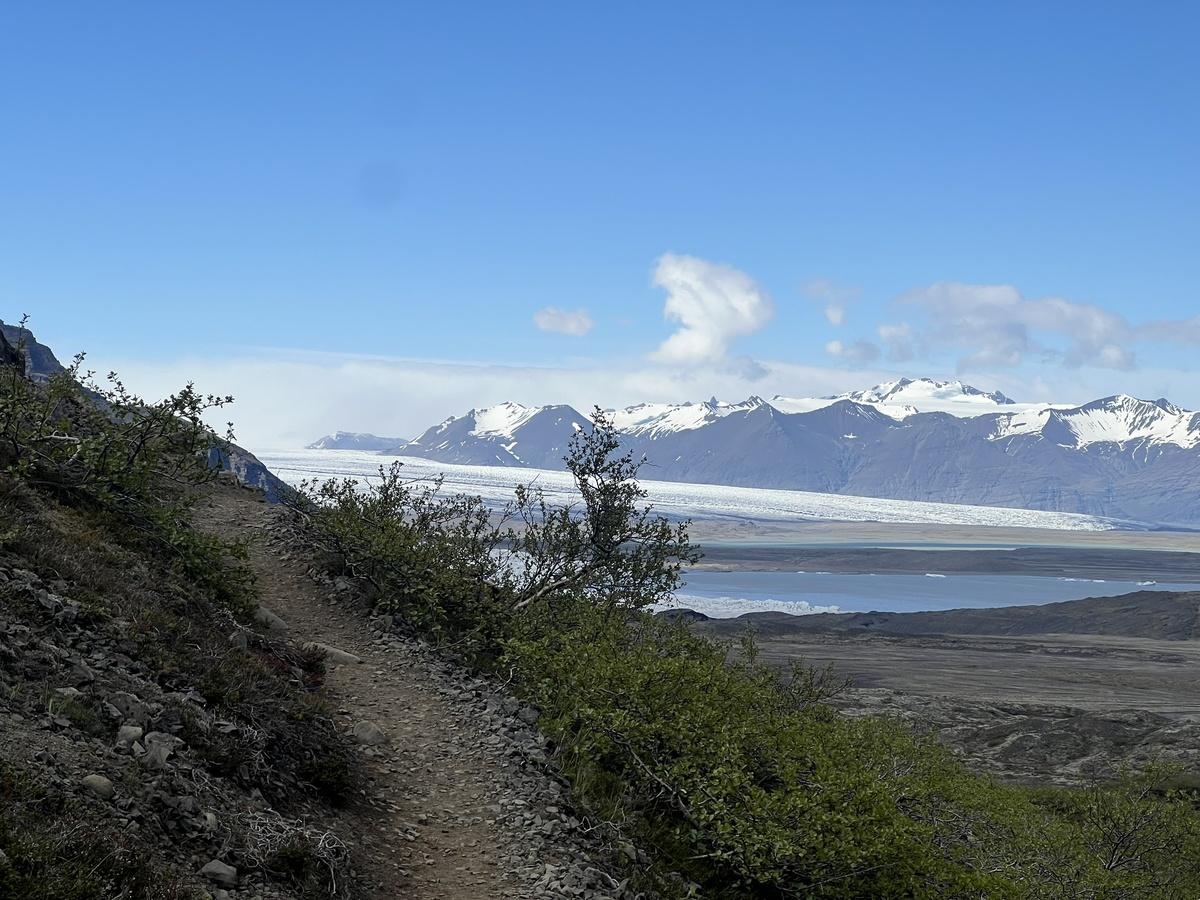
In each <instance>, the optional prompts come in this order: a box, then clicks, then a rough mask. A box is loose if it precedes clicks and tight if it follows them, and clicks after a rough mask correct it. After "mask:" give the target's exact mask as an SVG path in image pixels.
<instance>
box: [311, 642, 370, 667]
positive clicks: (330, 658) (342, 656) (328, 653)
mask: <svg viewBox="0 0 1200 900" xmlns="http://www.w3.org/2000/svg"><path fill="white" fill-rule="evenodd" d="M305 646H307V647H308V648H309V649H310V650H320V651H321V652H322V653H324V654H325V659H326V661H327V662H331V663H333V664H334V665H339V666H344V665H354V664H355V663H360V662H362V658H361V657H358V656H355V655H354V654H353V653H347V652H346V651H345V650H339V649H338V648H337V647H331V646H330V645H329V644H318V643H316V642H313V643H311V644H306V645H305Z"/></svg>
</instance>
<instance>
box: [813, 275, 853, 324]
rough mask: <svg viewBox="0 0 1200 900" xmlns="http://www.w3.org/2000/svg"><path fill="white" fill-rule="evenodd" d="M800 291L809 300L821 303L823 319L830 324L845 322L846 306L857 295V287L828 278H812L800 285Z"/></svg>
mask: <svg viewBox="0 0 1200 900" xmlns="http://www.w3.org/2000/svg"><path fill="white" fill-rule="evenodd" d="M800 293H802V294H803V295H804V296H805V297H807V298H808V299H809V300H812V301H814V302H816V303H819V304H821V306H822V307H823V312H824V313H825V319H826V320H827V321H828V322H829V324H830V325H835V326H838V325H843V324H845V322H846V307H848V306H849V305H850V304H851V303H853V302H854V301H856V300H857V299H858V297H859V289H858V288H856V287H851V286H849V285H844V284H838V283H837V282H834V281H830V280H829V279H828V278H813V279H810V280H809V281H806V282H804V284H802V285H800Z"/></svg>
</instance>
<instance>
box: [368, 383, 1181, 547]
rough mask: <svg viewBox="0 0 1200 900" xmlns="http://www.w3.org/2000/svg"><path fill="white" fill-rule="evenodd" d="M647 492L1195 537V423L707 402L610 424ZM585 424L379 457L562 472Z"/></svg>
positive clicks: (1123, 414) (934, 397) (1109, 406)
mask: <svg viewBox="0 0 1200 900" xmlns="http://www.w3.org/2000/svg"><path fill="white" fill-rule="evenodd" d="M610 413H611V415H612V417H613V421H614V422H615V424H616V426H617V428H618V430H619V431H620V432H621V433H622V435H623V436H624V443H625V444H626V446H628V447H629V449H631V450H633V451H634V452H635V453H636V454H639V455H644V456H645V458H646V460H647V468H646V469H645V474H646V476H647V477H648V478H653V479H658V480H663V481H683V482H695V483H707V484H727V485H737V486H742V487H769V488H788V489H793V490H805V491H822V492H831V493H840V494H853V495H860V496H869V497H884V498H892V499H899V500H927V501H941V502H949V503H970V504H982V505H992V506H1010V507H1022V508H1029V509H1045V510H1054V511H1059V512H1081V513H1089V514H1093V515H1102V516H1111V517H1115V518H1125V519H1134V520H1138V521H1144V522H1155V523H1170V524H1195V523H1200V413H1196V412H1191V411H1188V410H1184V409H1180V408H1179V407H1177V406H1174V405H1173V404H1171V403H1169V402H1167V401H1166V400H1153V401H1150V400H1139V399H1136V398H1134V397H1128V396H1125V395H1117V396H1114V397H1106V398H1103V399H1100V400H1094V401H1092V402H1091V403H1085V404H1083V405H1078V406H1077V405H1071V404H1062V403H1019V402H1016V401H1014V400H1012V399H1011V398H1009V397H1006V396H1005V395H1004V394H1001V393H999V392H985V391H982V390H979V389H978V388H975V387H972V386H971V385H967V384H963V383H961V382H957V381H933V380H930V379H925V378H922V379H901V380H899V381H895V382H889V383H886V384H881V385H877V386H875V387H873V388H869V389H867V390H863V391H854V392H851V393H849V394H844V395H840V396H835V397H812V398H805V397H793V398H784V397H773V398H771V399H770V400H763V399H762V398H759V397H751V398H749V399H747V400H745V401H743V402H741V403H722V402H720V401H718V400H716V399H715V398H714V399H712V400H708V401H703V402H693V403H674V404H668V403H643V404H638V405H636V406H631V407H627V408H625V409H620V410H611V411H610ZM587 424H588V420H587V418H586V417H585V416H584V415H583V414H582V413H580V412H578V411H577V410H575V409H574V408H572V407H570V406H523V405H521V404H516V403H504V404H500V405H498V406H493V407H489V408H486V409H479V410H471V411H470V412H468V413H467V414H466V415H464V416H461V417H457V418H450V419H447V420H446V421H445V422H442V423H441V424H440V425H436V426H434V427H433V428H430V429H429V430H428V431H426V432H425V433H424V434H422V435H421V436H420V437H418V438H417V439H415V440H413V441H409V442H406V443H400V444H397V445H396V446H394V447H390V448H388V450H387V451H386V452H389V453H393V454H397V455H406V456H422V457H425V458H427V459H432V460H436V461H439V462H444V463H471V464H479V465H502V466H526V467H534V468H551V469H557V468H562V458H563V456H564V454H565V453H566V448H567V444H568V442H569V440H570V438H571V435H572V434H573V433H574V432H575V430H576V429H578V428H583V427H587Z"/></svg>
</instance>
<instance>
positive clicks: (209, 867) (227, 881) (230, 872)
mask: <svg viewBox="0 0 1200 900" xmlns="http://www.w3.org/2000/svg"><path fill="white" fill-rule="evenodd" d="M200 874H201V875H202V876H203V877H204V878H207V879H208V880H209V881H211V882H212V883H213V884H215V885H217V886H218V887H222V888H231V887H237V882H238V871H237V869H235V868H234V867H233V866H227V865H225V863H223V862H221V861H220V860H219V859H214V860H211V861H209V862H206V863H205V864H204V866H203V867H202V868H201V869H200Z"/></svg>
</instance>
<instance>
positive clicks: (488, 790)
mask: <svg viewBox="0 0 1200 900" xmlns="http://www.w3.org/2000/svg"><path fill="white" fill-rule="evenodd" d="M285 516H286V513H285V512H284V511H283V510H281V509H279V508H278V507H273V506H270V505H268V504H265V503H263V502H261V500H260V499H259V498H258V497H257V496H256V495H254V494H251V493H250V492H246V491H243V490H239V489H236V488H229V489H222V490H217V491H215V492H213V493H212V494H211V495H210V497H208V498H206V500H205V501H203V502H202V503H201V504H200V505H199V506H198V507H197V510H196V518H197V524H198V525H199V526H200V527H201V528H205V529H209V530H212V531H214V532H219V533H221V534H222V535H223V536H225V537H227V538H245V539H247V541H248V550H249V562H250V564H251V566H252V568H253V569H254V572H255V574H256V576H257V578H258V585H259V588H260V590H261V598H262V600H261V602H262V605H263V607H264V609H263V610H262V611H260V619H261V621H262V622H263V624H265V625H267V626H268V627H270V628H271V629H272V630H276V631H280V632H286V635H287V637H288V638H289V639H290V640H292V641H295V642H297V643H317V644H321V645H324V646H325V647H327V648H329V650H328V656H327V664H328V668H329V674H328V678H327V681H326V684H325V686H324V688H323V691H324V692H325V694H326V699H327V700H328V702H329V703H330V705H331V707H332V709H333V710H334V711H335V713H336V716H337V718H338V720H339V722H340V724H341V725H342V726H343V727H344V728H345V729H346V731H347V732H348V733H351V734H353V735H354V737H355V739H356V740H357V741H358V743H359V744H360V745H361V746H362V753H363V762H364V766H365V769H366V772H367V776H368V787H367V788H366V790H365V791H364V796H363V797H362V798H359V799H358V802H353V803H351V804H349V810H350V811H349V812H348V813H347V817H346V819H345V821H344V823H343V826H342V828H341V829H340V830H341V831H342V833H343V836H344V837H345V838H346V840H347V843H349V844H350V845H351V847H352V850H353V852H354V857H355V861H356V865H357V867H358V873H359V875H360V877H361V879H362V881H363V882H364V883H365V884H366V886H367V888H368V891H369V895H370V896H371V897H373V898H379V900H384V898H388V900H391V898H415V900H434V898H446V900H490V898H501V897H513V898H535V897H536V898H550V897H583V898H605V897H624V896H633V894H632V892H631V891H628V890H627V889H626V887H625V883H624V882H622V881H618V879H616V878H614V877H612V876H611V875H609V874H607V872H606V869H607V868H608V867H607V866H605V865H603V864H602V863H600V862H598V860H601V859H603V858H604V851H603V850H602V849H601V847H600V844H599V841H598V840H597V839H596V838H595V837H594V836H593V835H591V834H589V833H588V831H587V830H586V827H585V825H584V823H582V822H581V821H580V820H579V819H577V818H575V817H574V816H573V815H572V814H571V812H570V810H569V806H568V804H567V803H566V801H565V798H564V795H565V789H564V787H563V785H562V784H561V783H560V782H559V781H558V780H557V779H556V778H555V776H554V774H553V772H552V771H551V770H550V769H549V768H548V767H547V766H546V753H545V750H546V748H545V743H544V741H543V739H542V738H541V736H540V735H539V734H538V732H537V730H536V727H535V723H536V715H537V714H536V711H535V710H532V709H529V708H527V707H522V706H521V705H520V704H519V703H518V702H517V701H516V700H515V699H514V698H513V697H511V695H508V694H507V693H506V692H505V691H504V690H503V688H502V687H501V686H498V685H495V684H492V683H489V682H487V681H485V680H481V679H478V678H473V677H471V676H470V675H469V674H467V673H465V672H463V671H462V670H459V669H457V668H455V667H453V666H451V665H449V664H447V663H446V662H444V661H442V660H441V659H439V658H438V657H436V656H435V655H434V654H433V653H431V652H430V651H429V650H428V648H426V647H424V646H423V645H421V644H420V643H419V642H415V641H412V640H410V639H407V638H403V637H400V636H398V635H396V634H394V633H392V630H391V627H390V625H391V623H390V621H388V619H387V617H377V618H374V619H372V618H369V617H368V615H367V614H366V612H365V608H364V607H363V606H362V604H361V601H360V600H359V599H358V597H357V595H356V593H355V590H354V587H353V585H352V584H351V583H349V582H348V581H347V580H346V579H337V580H336V581H334V580H330V579H328V578H327V577H325V576H322V575H319V574H315V573H314V572H313V571H312V569H311V567H310V565H309V564H308V562H307V560H306V559H305V558H304V554H302V553H299V552H297V551H296V550H294V549H293V544H292V542H291V540H290V538H289V537H288V534H287V528H286V526H285V524H284V521H285Z"/></svg>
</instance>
